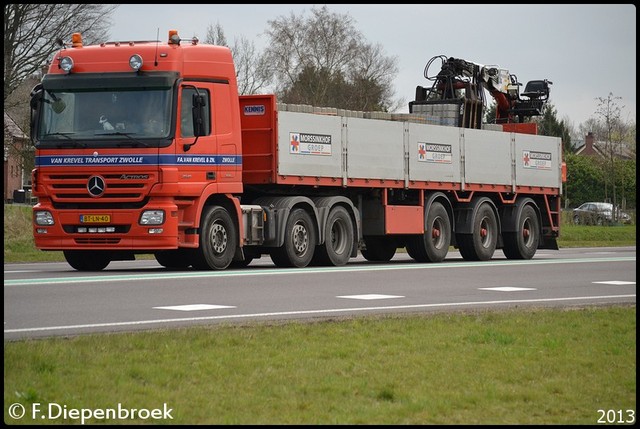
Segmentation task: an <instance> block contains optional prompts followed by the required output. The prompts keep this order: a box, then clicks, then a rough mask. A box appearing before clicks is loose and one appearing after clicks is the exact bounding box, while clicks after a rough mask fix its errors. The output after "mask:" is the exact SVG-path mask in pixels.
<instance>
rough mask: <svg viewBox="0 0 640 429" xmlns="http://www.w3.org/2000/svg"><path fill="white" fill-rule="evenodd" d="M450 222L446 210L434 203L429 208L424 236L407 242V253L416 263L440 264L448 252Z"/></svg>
mask: <svg viewBox="0 0 640 429" xmlns="http://www.w3.org/2000/svg"><path fill="white" fill-rule="evenodd" d="M450 244H451V221H450V220H449V215H448V214H447V209H445V208H444V206H443V205H442V204H441V203H438V202H434V203H433V204H431V206H430V207H429V211H428V213H427V216H426V220H425V228H424V234H420V235H414V236H411V237H410V238H409V239H408V241H407V253H408V254H409V256H411V257H412V258H413V259H415V260H416V261H418V262H440V261H442V260H444V258H445V257H446V256H447V253H448V252H449V245H450Z"/></svg>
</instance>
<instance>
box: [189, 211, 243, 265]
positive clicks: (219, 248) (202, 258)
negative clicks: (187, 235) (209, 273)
mask: <svg viewBox="0 0 640 429" xmlns="http://www.w3.org/2000/svg"><path fill="white" fill-rule="evenodd" d="M237 246H238V233H237V231H236V227H235V225H234V223H233V220H232V219H231V216H230V215H229V212H227V210H226V209H225V208H224V207H220V206H209V207H207V208H206V209H205V211H204V213H203V214H202V222H201V223H200V247H199V248H198V249H197V251H196V252H195V255H194V258H193V267H194V268H196V269H199V270H223V269H225V268H227V267H228V266H229V264H231V261H232V260H233V256H234V254H235V251H236V247H237Z"/></svg>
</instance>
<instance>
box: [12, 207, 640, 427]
mask: <svg viewBox="0 0 640 429" xmlns="http://www.w3.org/2000/svg"><path fill="white" fill-rule="evenodd" d="M25 213H26V214H28V215H27V216H25ZM4 232H5V263H7V262H12V261H15V262H27V261H29V260H42V255H47V257H51V259H49V260H63V259H62V255H59V259H56V258H55V256H56V255H57V254H59V252H39V251H37V250H35V249H34V248H33V242H32V239H31V238H30V234H31V223H30V208H28V207H22V208H19V206H15V207H10V209H9V210H8V209H7V206H6V205H5V230H4ZM561 235H562V239H561V240H560V246H561V247H580V246H619V245H635V224H634V225H629V226H615V227H595V226H590V227H585V226H581V227H580V226H573V225H570V224H567V225H563V227H562V232H561ZM30 240H31V241H30ZM25 255H29V256H28V257H27V256H25ZM4 405H5V407H4V410H5V412H4V421H5V424H81V423H90V424H228V425H235V424H283V425H284V424H309V425H311V424H358V425H360V424H372V425H378V424H411V425H413V424H443V425H446V424H498V425H500V424H587V425H597V424H630V423H632V422H635V410H636V307H635V305H633V306H611V307H608V306H603V307H584V308H577V307H576V308H571V309H568V310H552V309H541V308H540V309H530V310H524V309H517V310H505V311H474V312H455V313H444V312H443V313H437V314H430V315H424V314H423V315H420V314H414V315H404V316H379V317H373V316H370V317H357V318H351V319H335V320H325V321H321V322H288V323H284V322H281V323H257V322H256V323H250V324H244V325H231V324H229V325H217V326H208V327H207V326H203V327H191V328H183V329H172V330H169V329H166V330H155V331H146V332H136V333H112V334H100V335H83V336H75V337H58V338H48V339H40V340H22V341H5V343H4ZM21 409H23V410H25V415H24V416H23V417H21V418H14V416H15V414H12V413H15V412H17V411H20V410H21ZM133 409H135V410H136V411H135V412H134V411H132V410H133ZM34 410H35V411H34ZM122 410H125V411H126V413H127V414H126V415H125V414H124V411H122ZM49 412H51V414H49ZM116 412H117V413H119V414H116ZM167 412H168V414H166V413H167ZM109 413H111V414H109ZM132 416H133V417H132ZM155 417H159V418H158V419H156V418H155ZM632 418H633V421H632Z"/></svg>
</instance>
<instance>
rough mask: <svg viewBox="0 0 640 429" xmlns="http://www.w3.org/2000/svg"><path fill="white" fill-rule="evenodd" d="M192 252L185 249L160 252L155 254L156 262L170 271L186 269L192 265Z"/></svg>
mask: <svg viewBox="0 0 640 429" xmlns="http://www.w3.org/2000/svg"><path fill="white" fill-rule="evenodd" d="M191 255H192V254H191V252H189V251H188V250H185V249H176V250H160V251H158V252H156V253H154V256H155V257H156V261H158V263H159V264H160V265H162V266H163V267H165V268H169V269H178V270H179V269H184V268H189V266H190V265H191V260H192V256H191Z"/></svg>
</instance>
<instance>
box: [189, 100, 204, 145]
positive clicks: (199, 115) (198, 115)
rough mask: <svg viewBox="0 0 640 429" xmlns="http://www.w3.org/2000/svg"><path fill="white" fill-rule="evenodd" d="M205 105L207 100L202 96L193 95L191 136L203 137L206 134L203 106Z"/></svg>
mask: <svg viewBox="0 0 640 429" xmlns="http://www.w3.org/2000/svg"><path fill="white" fill-rule="evenodd" d="M206 105H207V99H206V98H205V97H204V95H200V94H193V97H192V106H193V107H192V111H193V134H194V136H196V137H199V136H204V135H205V134H206V127H205V109H204V108H205V106H206Z"/></svg>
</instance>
